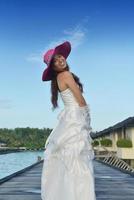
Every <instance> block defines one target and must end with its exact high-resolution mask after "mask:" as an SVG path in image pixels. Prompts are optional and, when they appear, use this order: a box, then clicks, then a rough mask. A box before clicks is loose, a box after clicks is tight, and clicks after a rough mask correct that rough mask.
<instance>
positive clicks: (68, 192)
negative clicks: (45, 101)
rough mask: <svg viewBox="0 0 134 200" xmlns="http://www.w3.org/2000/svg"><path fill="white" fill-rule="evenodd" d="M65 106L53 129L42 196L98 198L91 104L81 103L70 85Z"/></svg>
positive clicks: (44, 198)
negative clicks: (94, 167)
mask: <svg viewBox="0 0 134 200" xmlns="http://www.w3.org/2000/svg"><path fill="white" fill-rule="evenodd" d="M60 95H61V98H62V100H63V103H64V109H63V110H62V111H61V112H60V113H59V115H58V116H57V118H58V123H57V126H56V127H55V128H54V129H53V130H52V132H51V133H50V135H49V137H48V139H47V141H46V144H45V148H46V149H45V151H44V161H43V168H42V175H41V198H42V200H96V195H95V181H94V169H93V163H92V160H93V159H94V151H93V148H92V146H91V142H92V138H91V136H90V132H91V129H92V128H91V126H90V121H91V120H90V106H89V104H88V105H86V106H83V107H80V106H79V105H78V103H77V101H76V99H75V97H74V95H73V93H72V91H71V90H70V89H69V88H67V89H66V90H64V91H62V92H60Z"/></svg>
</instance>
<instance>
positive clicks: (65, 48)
mask: <svg viewBox="0 0 134 200" xmlns="http://www.w3.org/2000/svg"><path fill="white" fill-rule="evenodd" d="M70 51H71V44H70V42H68V41H66V42H64V43H62V44H60V45H58V46H56V47H55V48H54V49H49V50H48V51H47V52H46V53H45V54H44V55H43V61H44V62H45V63H46V64H47V68H46V69H45V70H44V72H43V74H42V81H50V80H52V68H51V65H50V64H51V60H52V58H53V56H54V55H56V54H61V55H62V56H64V58H65V59H66V58H67V57H68V55H69V53H70Z"/></svg>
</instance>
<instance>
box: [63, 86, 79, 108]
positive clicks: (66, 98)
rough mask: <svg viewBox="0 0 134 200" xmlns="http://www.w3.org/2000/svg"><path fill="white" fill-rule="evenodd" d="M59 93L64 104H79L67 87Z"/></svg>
mask: <svg viewBox="0 0 134 200" xmlns="http://www.w3.org/2000/svg"><path fill="white" fill-rule="evenodd" d="M60 95H61V98H62V100H63V103H64V105H65V106H74V105H75V106H79V104H78V102H77V100H76V98H75V96H74V95H73V93H72V91H71V90H70V89H69V88H67V89H65V90H63V91H61V92H60Z"/></svg>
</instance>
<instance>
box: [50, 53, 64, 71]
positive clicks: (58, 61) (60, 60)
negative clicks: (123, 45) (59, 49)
mask: <svg viewBox="0 0 134 200" xmlns="http://www.w3.org/2000/svg"><path fill="white" fill-rule="evenodd" d="M53 64H54V65H53V69H54V70H55V71H57V72H60V71H64V68H66V66H67V63H66V59H65V58H64V57H63V56H62V55H61V54H57V55H55V56H54V62H53Z"/></svg>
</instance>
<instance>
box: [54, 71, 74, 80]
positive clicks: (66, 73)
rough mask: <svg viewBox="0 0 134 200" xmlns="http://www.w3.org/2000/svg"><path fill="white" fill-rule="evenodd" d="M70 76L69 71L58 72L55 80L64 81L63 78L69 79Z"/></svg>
mask: <svg viewBox="0 0 134 200" xmlns="http://www.w3.org/2000/svg"><path fill="white" fill-rule="evenodd" d="M70 76H72V73H71V72H70V71H63V72H60V73H59V74H58V75H57V78H58V79H64V78H67V77H70Z"/></svg>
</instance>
